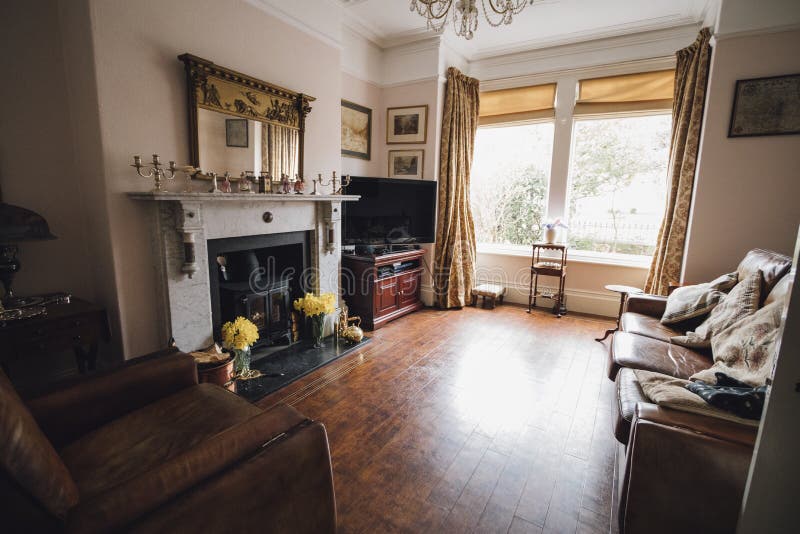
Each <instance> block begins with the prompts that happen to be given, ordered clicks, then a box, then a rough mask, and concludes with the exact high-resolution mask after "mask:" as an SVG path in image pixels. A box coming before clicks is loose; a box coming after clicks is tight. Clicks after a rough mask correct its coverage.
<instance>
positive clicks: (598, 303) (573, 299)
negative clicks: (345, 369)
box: [420, 280, 619, 318]
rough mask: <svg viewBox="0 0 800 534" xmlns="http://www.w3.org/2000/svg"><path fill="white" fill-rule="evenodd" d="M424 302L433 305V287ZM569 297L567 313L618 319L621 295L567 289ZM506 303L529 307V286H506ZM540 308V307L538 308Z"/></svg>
mask: <svg viewBox="0 0 800 534" xmlns="http://www.w3.org/2000/svg"><path fill="white" fill-rule="evenodd" d="M484 282H489V283H491V282H490V281H488V280H480V281H478V283H484ZM539 288H540V289H542V290H545V291H552V292H555V287H550V286H544V285H539ZM420 290H421V291H420V293H421V298H422V302H424V303H425V305H426V306H432V305H433V301H434V299H433V287H432V286H429V285H423V286H422V287H421V288H420ZM564 293H565V294H566V296H567V311H575V312H580V313H588V314H592V315H601V316H604V317H614V318H616V317H617V314H618V313H619V295H617V294H616V293H610V292H609V293H606V292H602V291H582V290H579V289H567V290H566V291H565V292H564ZM505 301H506V302H513V303H514V304H523V305H525V306H527V305H528V286H523V285H519V284H507V285H506V296H505ZM537 304H538V305H539V306H542V307H552V305H553V304H552V301H550V300H547V299H543V300H540V301H538V302H537ZM537 307H538V306H537Z"/></svg>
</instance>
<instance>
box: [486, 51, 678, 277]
mask: <svg viewBox="0 0 800 534" xmlns="http://www.w3.org/2000/svg"><path fill="white" fill-rule="evenodd" d="M665 68H675V62H674V58H655V59H653V60H645V61H642V62H633V63H630V64H627V65H616V66H606V67H598V68H588V69H578V70H575V71H570V72H563V73H551V74H549V75H536V76H531V77H526V78H523V79H516V80H495V81H490V82H482V89H484V90H487V91H490V90H495V89H500V88H508V87H513V86H518V85H519V84H533V83H548V82H555V83H556V108H555V118H549V117H548V118H542V119H527V120H524V121H508V122H500V123H494V124H487V125H483V126H480V127H481V128H503V127H508V126H515V125H517V124H524V123H540V122H554V128H553V152H552V156H551V157H552V161H551V169H550V174H549V179H548V183H547V198H546V199H545V205H546V208H545V213H544V218H545V219H546V220H551V219H556V218H558V219H561V220H563V221H567V223H566V224H567V226H569V221H568V215H569V213H568V212H569V198H568V195H569V191H570V189H569V186H570V183H569V180H570V168H571V163H572V153H573V143H574V135H573V129H574V128H573V127H574V124H575V121H579V120H591V119H603V118H607V119H611V118H626V117H637V116H639V117H641V116H649V115H668V114H670V113H671V111H669V110H648V111H621V112H613V113H598V114H579V115H575V114H574V106H575V97H576V91H577V85H578V81H579V80H580V79H584V78H587V77H589V76H611V75H616V74H629V73H636V72H647V71H656V70H662V69H665ZM509 84H511V85H509ZM665 179H666V178H665ZM665 201H666V199H665ZM477 252H478V253H479V254H488V255H499V256H510V257H528V258H529V257H530V253H531V250H530V245H503V244H494V243H478V244H477ZM569 258H570V261H575V262H577V263H590V264H598V265H612V266H620V267H631V268H639V269H648V268H649V267H650V264H651V262H652V257H651V256H640V255H632V254H620V253H615V254H610V253H602V252H593V251H582V250H573V249H570V251H569Z"/></svg>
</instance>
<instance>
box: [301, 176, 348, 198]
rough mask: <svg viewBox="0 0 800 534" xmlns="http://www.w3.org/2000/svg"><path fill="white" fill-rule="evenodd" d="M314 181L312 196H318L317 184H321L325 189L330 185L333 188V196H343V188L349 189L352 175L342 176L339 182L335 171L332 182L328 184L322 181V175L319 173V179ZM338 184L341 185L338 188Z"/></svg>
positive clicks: (329, 181)
mask: <svg viewBox="0 0 800 534" xmlns="http://www.w3.org/2000/svg"><path fill="white" fill-rule="evenodd" d="M313 181H314V192H313V193H311V194H312V195H316V194H317V186H316V184H319V185H321V186H323V187H328V186H329V185H330V186H332V187H331V194H332V195H341V194H342V188H343V187H347V186H348V185H350V175H349V174H345V175H343V176H342V179H341V180H338V179H337V178H336V171H333V175H332V176H331V178H330V180H328V181H327V182H324V181H323V180H322V173H319V174H317V179H316V180H313ZM337 184H339V186H338V187H337Z"/></svg>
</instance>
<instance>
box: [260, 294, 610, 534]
mask: <svg viewBox="0 0 800 534" xmlns="http://www.w3.org/2000/svg"><path fill="white" fill-rule="evenodd" d="M609 324H611V322H610V321H604V320H601V319H598V318H594V317H582V316H574V315H567V316H565V317H562V318H560V319H557V318H556V317H554V316H552V315H551V314H549V313H546V312H542V311H536V310H535V311H534V312H533V313H532V314H527V313H525V310H524V309H522V308H519V307H516V306H508V305H504V306H498V307H497V308H496V309H494V310H482V309H479V308H466V309H463V310H451V311H443V310H423V311H420V312H417V313H415V314H412V315H409V316H407V317H404V318H402V319H399V320H397V321H394V322H392V323H390V324H389V325H387V326H386V327H384V328H383V329H381V330H378V331H376V332H374V333H370V334H369V335H371V336H373V341H372V342H371V343H369V344H367V345H365V346H364V347H362V348H360V349H359V350H357V351H355V352H354V353H352V354H349V355H347V356H345V357H344V358H341V359H340V360H337V361H336V362H333V363H332V364H330V365H328V366H325V367H323V368H322V369H318V370H317V371H315V372H313V373H311V374H309V375H308V376H306V377H303V378H302V379H301V380H298V381H297V382H294V383H293V384H290V385H289V386H287V387H286V388H284V389H282V390H280V391H278V392H275V393H273V394H272V395H270V396H268V397H266V398H265V399H263V400H262V401H260V402H259V405H260V406H262V407H269V406H271V405H273V404H276V403H279V402H286V403H288V404H292V405H293V406H295V407H296V408H297V409H298V410H300V411H301V412H303V413H304V414H305V415H307V416H308V417H311V418H313V419H316V420H318V421H321V422H323V423H324V424H325V426H326V428H327V431H328V437H329V440H330V446H331V458H332V462H333V471H334V484H335V486H336V500H337V512H338V520H339V529H340V531H341V532H344V533H350V532H353V533H360V532H487V533H488V532H493V533H494V532H499V533H506V532H508V533H523V532H534V533H541V532H558V533H562V532H568V533H575V532H581V533H583V532H587V533H594V532H607V531H608V525H609V522H610V520H611V492H612V487H613V481H612V478H613V473H614V461H615V459H614V451H615V448H614V438H613V435H612V430H611V413H612V412H611V401H612V398H613V384H612V383H611V382H610V381H609V380H608V379H607V378H606V377H605V361H606V353H607V349H608V345H607V344H602V343H598V342H596V341H594V338H595V337H597V336H598V335H600V334H601V333H602V332H603V331H605V330H606V329H607V328H609Z"/></svg>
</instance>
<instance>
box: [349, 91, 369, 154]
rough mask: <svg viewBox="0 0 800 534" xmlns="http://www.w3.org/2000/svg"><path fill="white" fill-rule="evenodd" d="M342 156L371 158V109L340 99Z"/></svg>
mask: <svg viewBox="0 0 800 534" xmlns="http://www.w3.org/2000/svg"><path fill="white" fill-rule="evenodd" d="M342 156H347V157H348V158H360V159H367V160H368V159H372V110H371V109H369V108H366V107H364V106H359V105H358V104H354V103H353V102H348V101H347V100H342Z"/></svg>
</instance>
